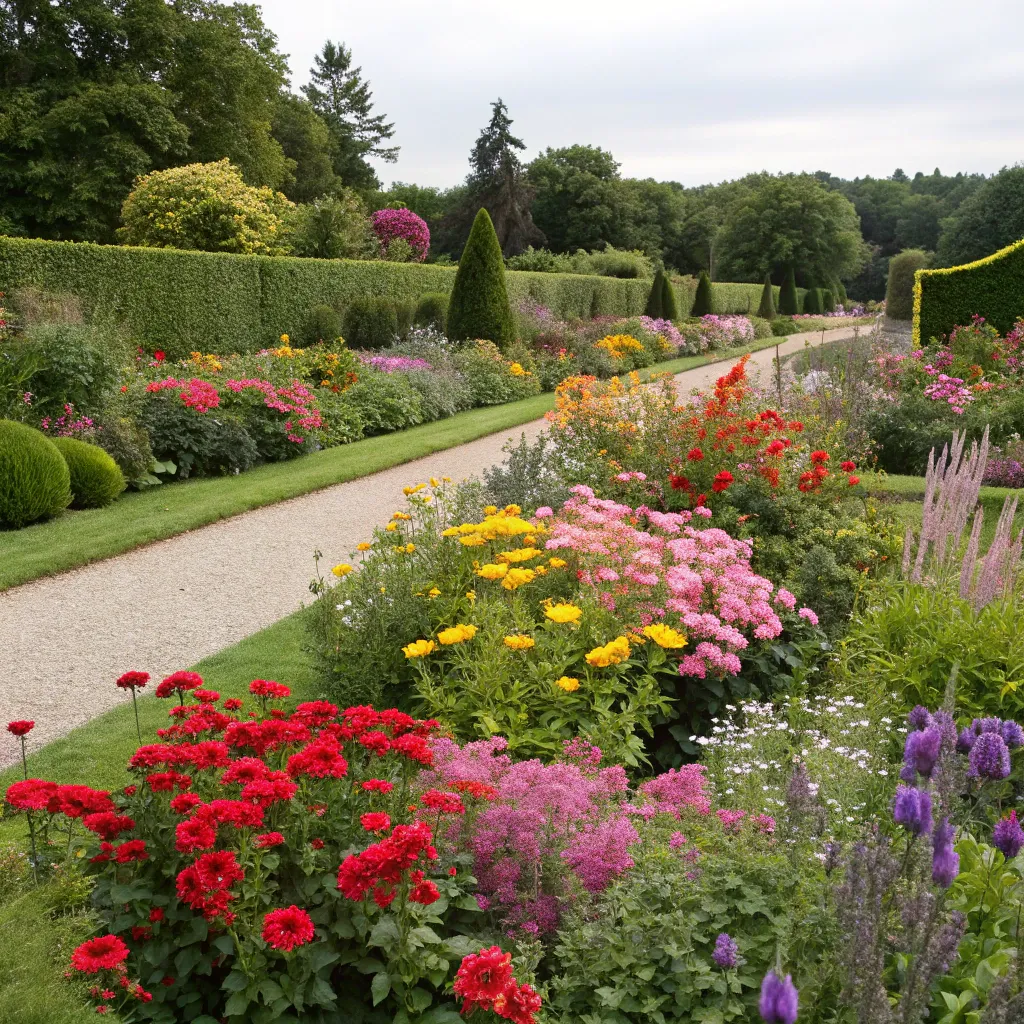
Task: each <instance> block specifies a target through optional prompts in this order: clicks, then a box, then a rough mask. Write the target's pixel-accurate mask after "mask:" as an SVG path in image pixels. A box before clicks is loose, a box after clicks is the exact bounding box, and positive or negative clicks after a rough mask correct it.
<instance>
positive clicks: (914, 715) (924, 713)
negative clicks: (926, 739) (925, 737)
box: [907, 704, 932, 729]
mask: <svg viewBox="0 0 1024 1024" xmlns="http://www.w3.org/2000/svg"><path fill="white" fill-rule="evenodd" d="M931 724H932V716H931V712H930V711H929V710H928V709H927V708H926V707H924V706H923V705H921V704H918V705H917V707H915V708H913V709H912V710H911V711H910V713H909V714H908V715H907V725H909V726H910V728H911V729H927V728H928V726H929V725H931Z"/></svg>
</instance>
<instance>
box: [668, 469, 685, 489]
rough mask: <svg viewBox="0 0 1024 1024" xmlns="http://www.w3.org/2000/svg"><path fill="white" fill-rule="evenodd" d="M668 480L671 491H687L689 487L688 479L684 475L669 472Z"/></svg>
mask: <svg viewBox="0 0 1024 1024" xmlns="http://www.w3.org/2000/svg"><path fill="white" fill-rule="evenodd" d="M668 482H669V486H670V487H671V488H672V490H673V491H688V490H689V489H690V481H689V480H688V479H687V478H686V477H685V476H677V475H676V474H675V473H669V475H668Z"/></svg>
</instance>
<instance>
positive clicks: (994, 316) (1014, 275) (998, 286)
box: [913, 238, 1024, 347]
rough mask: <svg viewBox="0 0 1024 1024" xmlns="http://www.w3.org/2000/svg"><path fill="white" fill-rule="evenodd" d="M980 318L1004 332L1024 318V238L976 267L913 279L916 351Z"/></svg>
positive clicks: (949, 269) (966, 265) (926, 272)
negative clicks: (956, 328) (931, 339)
mask: <svg viewBox="0 0 1024 1024" xmlns="http://www.w3.org/2000/svg"><path fill="white" fill-rule="evenodd" d="M976 313H977V314H978V315H980V316H983V317H985V319H986V320H988V321H990V322H991V323H992V324H993V326H995V327H996V328H997V329H998V330H1001V331H1008V330H1010V328H1012V326H1013V324H1014V322H1015V321H1016V319H1017V318H1018V317H1020V316H1024V238H1022V239H1021V240H1020V241H1019V242H1014V243H1013V244H1012V245H1008V246H1007V247H1006V248H1005V249H1000V250H999V251H998V252H994V253H992V255H991V256H985V257H984V258H982V259H980V260H975V261H974V262H973V263H964V264H963V265H962V266H959V267H937V268H935V269H932V270H924V269H922V270H918V271H917V272H916V273H915V274H914V325H913V342H914V346H915V347H920V345H921V339H922V338H924V339H926V340H927V339H930V338H934V337H940V336H941V335H943V334H948V333H949V331H950V330H951V329H952V328H953V327H955V326H956V325H957V324H962V323H967V322H968V321H969V320H970V318H971V317H972V316H973V315H974V314H976Z"/></svg>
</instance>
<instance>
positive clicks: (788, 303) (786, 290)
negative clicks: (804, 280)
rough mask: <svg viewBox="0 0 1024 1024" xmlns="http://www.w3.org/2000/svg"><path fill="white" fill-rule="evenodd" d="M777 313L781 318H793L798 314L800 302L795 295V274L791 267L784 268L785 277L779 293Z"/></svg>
mask: <svg viewBox="0 0 1024 1024" xmlns="http://www.w3.org/2000/svg"><path fill="white" fill-rule="evenodd" d="M779 312H780V313H781V314H782V315H783V316H795V315H796V314H797V313H799V312H800V300H799V299H798V298H797V294H796V273H795V272H794V270H793V268H792V267H787V268H786V276H785V278H784V279H783V282H782V288H781V290H780V291H779Z"/></svg>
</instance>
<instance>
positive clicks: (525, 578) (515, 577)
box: [501, 567, 537, 590]
mask: <svg viewBox="0 0 1024 1024" xmlns="http://www.w3.org/2000/svg"><path fill="white" fill-rule="evenodd" d="M536 576H537V574H536V573H535V572H534V571H533V570H532V569H517V568H514V567H513V568H512V569H509V571H508V572H507V573H505V577H504V579H502V581H501V585H502V586H503V587H504V588H505V589H506V590H516V589H517V588H518V587H521V586H523V584H525V583H532V582H533V580H534V579H535V578H536Z"/></svg>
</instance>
